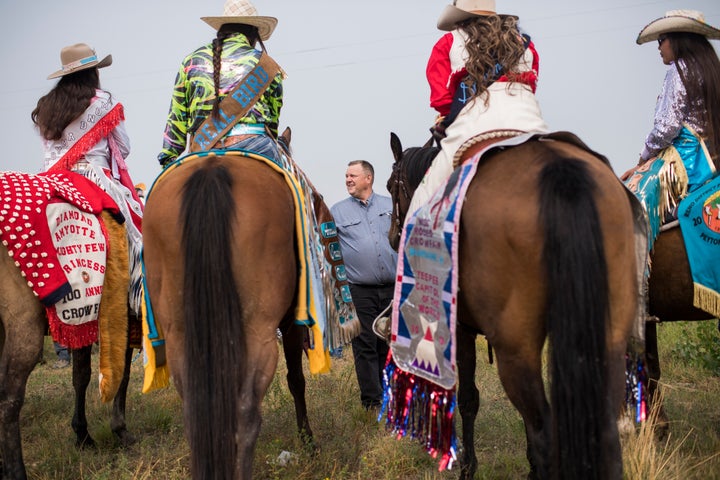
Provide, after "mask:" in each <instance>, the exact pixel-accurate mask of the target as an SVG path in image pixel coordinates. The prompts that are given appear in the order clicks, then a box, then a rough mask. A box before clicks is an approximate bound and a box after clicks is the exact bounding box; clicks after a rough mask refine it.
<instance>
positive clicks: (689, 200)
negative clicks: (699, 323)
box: [678, 176, 720, 317]
mask: <svg viewBox="0 0 720 480" xmlns="http://www.w3.org/2000/svg"><path fill="white" fill-rule="evenodd" d="M678 220H679V221H680V229H681V231H682V234H683V239H684V240H685V249H686V250H687V255H688V261H689V263H690V271H691V273H692V278H693V283H694V287H695V295H694V301H693V304H694V306H695V307H697V308H699V309H701V310H704V311H706V312H708V313H710V314H712V315H714V316H716V317H720V176H718V177H715V179H713V180H711V181H710V182H708V183H706V184H705V185H703V186H702V187H699V188H698V189H696V190H694V191H693V192H691V193H690V194H689V195H688V196H687V197H685V198H683V199H682V200H681V201H680V203H679V205H678Z"/></svg>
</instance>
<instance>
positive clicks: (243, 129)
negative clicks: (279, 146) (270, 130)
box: [225, 123, 265, 137]
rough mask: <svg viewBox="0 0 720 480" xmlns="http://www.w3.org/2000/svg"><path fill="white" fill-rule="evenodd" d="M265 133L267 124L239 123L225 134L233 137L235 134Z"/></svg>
mask: <svg viewBox="0 0 720 480" xmlns="http://www.w3.org/2000/svg"><path fill="white" fill-rule="evenodd" d="M263 134H265V124H263V123H238V124H237V125H235V126H234V127H232V128H231V129H230V131H229V132H228V133H227V135H225V136H226V137H232V136H234V135H263Z"/></svg>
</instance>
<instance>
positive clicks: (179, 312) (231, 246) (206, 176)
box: [143, 154, 312, 480]
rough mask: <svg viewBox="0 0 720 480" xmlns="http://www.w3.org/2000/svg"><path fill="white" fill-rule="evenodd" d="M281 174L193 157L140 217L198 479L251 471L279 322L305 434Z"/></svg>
mask: <svg viewBox="0 0 720 480" xmlns="http://www.w3.org/2000/svg"><path fill="white" fill-rule="evenodd" d="M294 208H295V207H294V201H293V197H292V194H291V192H290V189H289V188H288V185H287V184H286V182H285V180H284V179H283V176H282V175H281V174H279V173H278V172H275V171H274V170H273V169H271V168H270V167H268V166H267V165H265V164H264V163H263V162H260V161H257V160H254V159H250V158H241V157H238V156H237V155H235V156H231V155H224V156H223V155H220V156H216V155H214V154H209V155H204V156H198V158H195V159H193V160H192V161H190V162H186V163H185V164H183V165H182V166H180V167H178V168H176V169H174V170H172V171H169V172H167V173H166V174H164V176H163V177H161V178H159V179H158V180H156V182H155V185H154V186H153V188H152V190H151V192H150V194H149V196H148V198H147V204H146V208H145V215H144V217H143V237H144V238H143V240H144V248H145V252H144V257H145V271H146V281H147V288H148V293H149V296H150V299H151V301H152V308H153V311H154V314H155V317H156V318H157V320H158V324H159V325H160V327H161V328H162V332H163V334H164V336H165V340H166V354H167V359H168V365H169V367H170V373H171V375H172V377H173V380H174V383H175V386H176V388H177V390H178V392H179V394H180V396H181V398H182V400H183V412H184V423H185V429H186V437H187V439H188V443H189V445H190V452H191V453H190V463H191V472H192V477H193V478H198V479H200V478H202V479H206V480H207V479H224V480H227V479H231V478H235V479H247V478H251V476H252V460H253V453H254V449H255V443H256V440H257V437H258V434H259V432H260V424H261V416H260V406H261V402H262V399H263V397H264V396H265V393H266V391H267V388H268V386H269V384H270V382H271V380H272V378H273V375H274V374H275V369H276V366H277V362H278V342H277V334H276V331H277V329H278V328H280V330H281V332H282V341H283V351H284V354H285V360H286V363H287V368H288V374H287V381H288V385H289V387H290V392H291V393H292V395H293V398H294V400H295V410H296V415H297V426H298V429H299V430H300V432H301V435H302V436H303V438H304V439H305V440H306V441H308V442H309V443H311V442H312V432H311V430H310V425H309V423H308V419H307V407H306V404H305V377H304V375H303V371H302V355H303V341H304V339H305V331H306V330H307V328H305V327H301V326H298V325H296V324H295V322H294V320H293V316H294V315H293V310H294V306H295V304H296V289H297V273H298V253H297V250H296V246H295V210H294Z"/></svg>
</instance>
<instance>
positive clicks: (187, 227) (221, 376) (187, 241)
mask: <svg viewBox="0 0 720 480" xmlns="http://www.w3.org/2000/svg"><path fill="white" fill-rule="evenodd" d="M232 185H233V178H232V175H231V173H230V172H229V171H228V169H227V168H226V167H225V166H223V165H218V164H217V163H214V162H213V163H210V164H209V165H206V166H205V167H203V168H200V169H199V170H197V171H196V172H194V173H193V174H192V175H191V176H190V177H189V178H188V180H187V182H186V183H185V186H184V189H183V194H182V217H181V218H182V219H183V232H182V235H183V248H184V262H185V278H184V293H183V315H184V317H185V372H186V377H185V380H184V382H185V384H184V385H182V390H183V392H184V398H183V402H184V403H185V409H186V411H189V412H194V413H193V415H191V416H190V417H191V418H187V417H188V415H186V428H187V429H188V432H187V436H188V439H189V443H190V449H191V451H192V455H191V472H192V477H193V478H203V479H226V478H234V476H235V473H234V471H233V468H234V465H235V459H236V457H237V453H236V452H237V443H236V440H235V428H236V425H237V421H236V420H237V418H236V417H237V415H236V408H235V404H236V403H237V401H238V395H239V391H240V381H241V377H242V376H241V375H239V374H238V372H243V371H244V370H245V369H244V366H243V365H242V364H241V362H243V361H244V359H245V355H244V350H245V342H244V337H243V334H242V333H243V326H242V322H241V321H240V319H241V305H240V299H239V297H238V293H237V288H236V281H235V277H234V275H233V270H232V265H233V261H232V248H231V242H232V238H233V219H234V218H235V201H234V199H233V195H232ZM223 469H226V470H227V471H223Z"/></svg>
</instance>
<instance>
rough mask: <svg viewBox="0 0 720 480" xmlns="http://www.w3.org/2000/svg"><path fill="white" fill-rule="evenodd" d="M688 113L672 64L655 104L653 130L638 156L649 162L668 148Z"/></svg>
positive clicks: (684, 96) (686, 103) (685, 100)
mask: <svg viewBox="0 0 720 480" xmlns="http://www.w3.org/2000/svg"><path fill="white" fill-rule="evenodd" d="M690 113H691V112H690V105H689V102H688V98H687V92H686V91H685V86H684V85H683V83H682V80H681V79H680V74H679V73H678V70H677V67H676V66H675V64H672V65H670V68H668V71H667V73H666V74H665V81H664V82H663V86H662V90H661V91H660V95H659V96H658V99H657V103H656V104H655V119H654V121H653V129H652V131H650V133H649V134H648V136H647V138H646V139H645V148H644V149H643V151H642V153H641V155H640V156H641V157H642V159H643V160H650V159H651V158H654V157H655V156H657V154H658V153H660V151H661V150H663V149H664V148H666V147H668V146H670V145H671V144H672V141H673V139H674V138H675V137H676V136H677V134H678V132H680V129H681V128H682V124H683V122H684V121H686V119H687V118H688V117H689V116H690Z"/></svg>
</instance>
